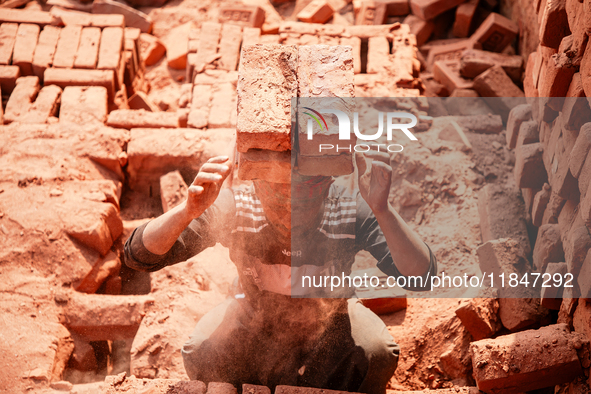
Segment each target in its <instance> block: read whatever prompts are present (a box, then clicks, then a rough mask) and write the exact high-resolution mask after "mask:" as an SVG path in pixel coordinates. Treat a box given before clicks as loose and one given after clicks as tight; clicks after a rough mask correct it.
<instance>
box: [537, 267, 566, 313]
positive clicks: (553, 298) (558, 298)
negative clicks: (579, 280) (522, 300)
mask: <svg viewBox="0 0 591 394" xmlns="http://www.w3.org/2000/svg"><path fill="white" fill-rule="evenodd" d="M566 272H567V267H566V263H549V264H548V266H547V268H546V271H545V272H544V275H545V274H549V275H550V277H551V278H554V274H558V275H560V277H561V278H565V274H566ZM542 278H544V277H542ZM564 282H565V280H563V281H562V283H564ZM550 283H551V285H550V286H545V287H542V291H541V294H540V298H541V304H542V306H543V307H544V308H548V309H553V310H560V305H561V304H562V292H563V290H564V286H555V285H554V283H555V282H554V280H553V279H552V280H551V281H550Z"/></svg>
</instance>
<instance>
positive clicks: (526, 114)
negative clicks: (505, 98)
mask: <svg viewBox="0 0 591 394" xmlns="http://www.w3.org/2000/svg"><path fill="white" fill-rule="evenodd" d="M530 119H531V105H529V104H522V105H518V106H517V107H515V108H513V109H512V110H511V112H509V118H508V119H507V134H506V137H507V146H508V147H509V149H515V147H516V146H517V138H518V136H519V129H520V127H521V124H522V123H523V122H527V121H528V120H530Z"/></svg>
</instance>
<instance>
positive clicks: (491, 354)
mask: <svg viewBox="0 0 591 394" xmlns="http://www.w3.org/2000/svg"><path fill="white" fill-rule="evenodd" d="M581 341H583V340H582V339H581V334H576V333H570V332H569V330H568V327H567V326H566V325H565V324H555V325H551V326H547V327H542V328H540V329H539V330H528V331H523V332H518V333H515V334H510V335H503V336H500V337H498V338H495V339H483V340H481V341H477V342H472V343H471V344H470V354H471V356H472V367H473V370H474V373H473V374H474V379H475V380H476V384H477V385H478V388H479V389H480V390H481V391H485V392H487V393H508V392H512V393H517V392H525V391H531V390H536V389H540V388H544V387H552V386H555V385H557V384H561V383H565V382H570V381H571V380H573V379H574V378H575V377H577V376H579V375H581V374H582V373H583V369H582V368H581V362H580V361H579V357H578V355H577V347H580V345H576V343H577V342H579V343H581ZM503 366H505V367H504V368H503Z"/></svg>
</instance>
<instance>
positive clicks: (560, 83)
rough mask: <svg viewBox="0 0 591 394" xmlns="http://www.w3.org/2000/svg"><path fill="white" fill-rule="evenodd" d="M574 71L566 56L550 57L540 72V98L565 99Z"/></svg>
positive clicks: (555, 55) (558, 54)
mask: <svg viewBox="0 0 591 394" xmlns="http://www.w3.org/2000/svg"><path fill="white" fill-rule="evenodd" d="M575 71H576V68H575V67H573V66H572V64H570V62H569V61H568V58H567V56H566V55H564V54H562V55H561V54H560V53H557V54H554V55H552V57H551V58H550V59H548V62H547V63H545V64H544V65H543V66H542V69H541V71H540V79H539V82H538V91H539V95H540V97H565V96H566V93H567V91H568V88H569V86H570V83H571V80H572V78H573V75H574V74H575ZM581 76H582V75H581ZM559 102H561V101H559ZM560 109H561V108H558V109H555V110H560Z"/></svg>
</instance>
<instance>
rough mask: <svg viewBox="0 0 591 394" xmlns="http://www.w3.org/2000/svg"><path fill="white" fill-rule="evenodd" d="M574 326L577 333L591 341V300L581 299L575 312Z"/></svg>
mask: <svg viewBox="0 0 591 394" xmlns="http://www.w3.org/2000/svg"><path fill="white" fill-rule="evenodd" d="M573 326H574V329H575V331H576V332H578V333H581V334H583V335H585V337H587V339H588V340H591V300H588V299H584V298H581V299H579V302H578V305H577V306H576V310H575V311H574V317H573Z"/></svg>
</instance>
